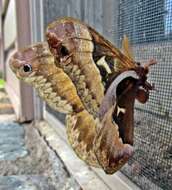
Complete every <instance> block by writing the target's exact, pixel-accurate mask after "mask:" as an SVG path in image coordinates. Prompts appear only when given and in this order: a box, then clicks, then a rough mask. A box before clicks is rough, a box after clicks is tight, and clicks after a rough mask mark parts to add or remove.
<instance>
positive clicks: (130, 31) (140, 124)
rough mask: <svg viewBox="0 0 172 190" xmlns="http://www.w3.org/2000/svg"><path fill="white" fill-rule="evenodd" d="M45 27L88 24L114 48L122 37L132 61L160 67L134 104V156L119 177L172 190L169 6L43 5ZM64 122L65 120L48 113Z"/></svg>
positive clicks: (124, 1)
mask: <svg viewBox="0 0 172 190" xmlns="http://www.w3.org/2000/svg"><path fill="white" fill-rule="evenodd" d="M43 3H44V24H45V27H46V25H47V23H49V22H51V21H52V20H55V19H56V18H57V17H60V16H72V17H75V18H79V19H81V20H84V21H86V22H87V23H88V24H89V25H91V26H93V27H94V28H95V29H96V30H98V31H99V32H100V33H103V35H104V36H105V37H106V38H108V39H109V40H110V41H111V42H115V44H118V46H119V47H120V42H121V39H122V37H123V35H124V34H126V35H127V36H128V37H129V39H130V41H131V42H132V47H133V51H134V54H135V59H136V60H137V61H140V62H141V63H146V62H147V61H148V60H149V59H150V58H155V59H156V60H157V61H158V64H157V65H156V66H153V67H152V68H151V70H150V74H149V80H150V81H151V82H153V83H155V88H156V90H154V91H152V92H151V94H150V99H149V102H147V103H146V104H145V105H143V104H139V103H136V106H135V107H136V109H135V139H134V142H135V144H134V147H135V155H134V157H133V158H132V159H131V160H130V161H129V163H128V164H127V165H125V166H124V167H123V168H122V172H123V173H124V174H125V175H127V176H128V177H129V178H130V179H131V180H132V181H133V182H135V183H136V184H137V185H139V186H140V187H141V188H142V189H144V190H158V189H161V188H162V189H165V190H171V189H172V85H171V82H172V0H106V1H105V0H92V1H90V0H84V1H83V0H50V1H49V0H43ZM47 111H48V112H50V113H52V114H54V115H55V116H56V117H57V118H58V119H60V120H61V121H63V122H64V116H63V115H62V114H59V113H57V112H54V111H53V110H51V109H50V108H48V107H47Z"/></svg>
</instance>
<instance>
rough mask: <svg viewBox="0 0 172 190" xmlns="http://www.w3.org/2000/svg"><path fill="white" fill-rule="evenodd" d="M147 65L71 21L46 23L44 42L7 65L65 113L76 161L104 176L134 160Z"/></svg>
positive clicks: (127, 50) (146, 87)
mask: <svg viewBox="0 0 172 190" xmlns="http://www.w3.org/2000/svg"><path fill="white" fill-rule="evenodd" d="M155 63H156V61H155V60H150V61H149V62H148V63H147V64H145V65H144V66H141V65H140V64H139V63H137V62H135V61H134V59H133V58H132V53H131V50H130V48H129V42H128V39H127V37H124V40H123V43H122V50H119V49H118V48H116V47H115V46H114V45H112V44H111V43H110V42H109V41H108V40H106V39H105V38H104V37H103V36H102V35H100V34H99V33H98V32H96V31H95V30H94V29H93V28H91V27H90V26H88V25H87V24H85V23H83V22H81V21H79V20H77V19H74V18H69V17H65V18H60V19H58V20H56V21H54V22H52V23H50V24H49V25H48V27H47V30H46V42H42V43H38V44H35V45H31V46H30V47H26V48H25V49H22V50H20V51H18V52H16V53H15V54H14V55H13V56H12V57H11V59H10V67H11V69H12V71H13V72H14V73H15V74H16V76H17V77H18V78H19V79H21V80H23V81H25V82H26V83H29V84H31V85H32V86H33V87H34V88H36V89H37V90H38V93H39V95H40V96H41V97H42V98H43V99H44V100H45V101H46V102H47V104H49V106H51V107H52V108H53V109H55V110H56V111H59V112H62V113H66V126H67V135H68V140H69V143H70V144H71V146H72V148H73V149H74V151H75V153H76V154H77V155H78V157H79V158H81V159H82V160H84V161H85V162H86V163H87V164H89V165H90V166H94V167H100V168H102V169H103V170H104V171H105V172H106V173H107V174H113V173H114V172H116V171H117V170H119V169H120V168H121V167H122V166H123V165H124V164H125V163H126V162H127V161H128V160H129V158H130V157H131V156H132V155H133V153H134V150H133V130H134V124H133V120H134V118H133V113H134V102H135V100H136V99H137V100H138V101H139V102H141V103H145V102H146V101H147V100H148V97H149V91H150V90H152V89H153V86H152V85H151V84H149V83H148V82H147V74H148V72H149V66H150V65H153V64H155Z"/></svg>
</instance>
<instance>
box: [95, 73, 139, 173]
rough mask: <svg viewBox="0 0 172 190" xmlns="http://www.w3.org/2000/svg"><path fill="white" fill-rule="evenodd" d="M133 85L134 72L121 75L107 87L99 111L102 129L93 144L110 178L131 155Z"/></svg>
mask: <svg viewBox="0 0 172 190" xmlns="http://www.w3.org/2000/svg"><path fill="white" fill-rule="evenodd" d="M136 81H137V75H136V73H135V72H134V71H125V72H123V73H122V74H120V75H119V76H118V77H117V78H116V79H115V80H114V81H113V83H112V84H111V86H110V87H109V89H108V91H107V92H106V95H105V97H104V99H103V101H102V105H101V107H100V119H101V129H100V131H99V132H98V135H97V137H96V138H95V142H94V143H95V154H96V157H97V160H98V161H99V164H100V165H101V166H102V168H103V169H104V171H105V172H106V173H109V174H112V173H114V172H115V171H117V170H118V169H119V168H121V167H122V166H123V165H124V164H125V163H126V162H127V161H128V159H129V158H130V157H131V156H132V154H133V147H132V145H133V132H134V121H133V118H134V101H135V98H136V91H137V82H136ZM124 89H125V90H124Z"/></svg>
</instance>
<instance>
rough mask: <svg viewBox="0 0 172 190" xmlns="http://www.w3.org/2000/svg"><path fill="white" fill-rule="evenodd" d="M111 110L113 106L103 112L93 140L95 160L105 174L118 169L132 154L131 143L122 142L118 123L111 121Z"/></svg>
mask: <svg viewBox="0 0 172 190" xmlns="http://www.w3.org/2000/svg"><path fill="white" fill-rule="evenodd" d="M113 111H114V107H112V108H111V109H110V110H109V111H108V112H107V113H106V114H105V116H104V118H103V120H102V123H101V129H100V131H99V132H98V134H97V137H96V139H95V142H94V151H95V154H96V157H97V160H98V162H99V164H100V165H101V166H102V168H103V170H104V171H105V173H107V174H113V173H114V172H116V171H117V170H119V169H120V168H121V167H122V166H123V165H124V164H125V163H126V162H127V161H128V159H129V158H130V157H131V156H132V155H133V147H132V145H130V144H125V143H123V140H122V138H121V137H120V135H119V128H118V125H117V124H116V123H113V121H112V114H113ZM119 111H122V110H119Z"/></svg>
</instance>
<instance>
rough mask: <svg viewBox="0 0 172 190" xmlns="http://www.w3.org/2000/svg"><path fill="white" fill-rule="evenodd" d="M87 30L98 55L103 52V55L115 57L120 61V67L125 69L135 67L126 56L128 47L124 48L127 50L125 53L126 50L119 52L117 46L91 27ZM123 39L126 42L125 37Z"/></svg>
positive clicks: (131, 60)
mask: <svg viewBox="0 0 172 190" xmlns="http://www.w3.org/2000/svg"><path fill="white" fill-rule="evenodd" d="M89 31H90V33H91V34H92V37H93V41H94V45H95V46H97V54H98V55H99V54H101V53H103V54H104V55H107V56H112V57H113V58H116V59H117V60H119V61H120V64H121V66H122V68H125V70H126V69H131V68H135V67H136V65H135V63H134V61H133V59H132V58H131V57H130V56H128V49H127V48H128V47H127V48H125V50H127V54H125V53H126V51H124V52H121V51H120V50H119V49H118V48H117V47H115V46H114V45H113V44H112V43H111V42H109V41H108V40H106V39H105V38H104V37H103V36H102V35H101V34H99V33H98V32H97V31H95V30H94V29H93V28H91V27H89ZM124 41H126V42H127V40H126V39H124ZM126 45H127V44H125V46H126Z"/></svg>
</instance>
